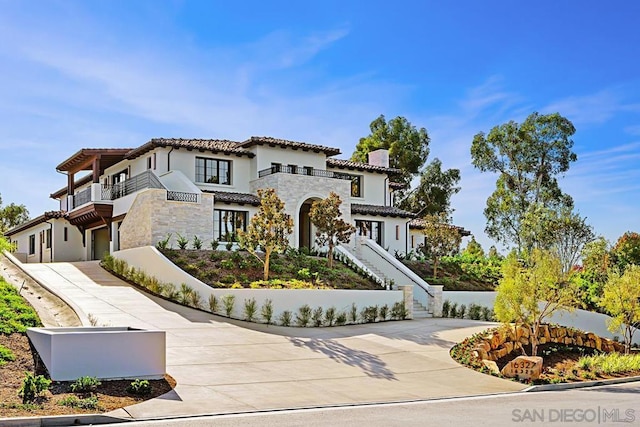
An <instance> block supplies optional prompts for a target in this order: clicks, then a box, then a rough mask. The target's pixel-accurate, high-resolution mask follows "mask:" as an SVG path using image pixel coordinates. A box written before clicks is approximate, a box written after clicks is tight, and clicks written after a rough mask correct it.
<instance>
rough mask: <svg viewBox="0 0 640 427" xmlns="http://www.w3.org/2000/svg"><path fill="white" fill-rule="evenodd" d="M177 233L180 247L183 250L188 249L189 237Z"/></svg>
mask: <svg viewBox="0 0 640 427" xmlns="http://www.w3.org/2000/svg"><path fill="white" fill-rule="evenodd" d="M176 234H177V235H178V239H177V240H176V242H177V243H178V247H179V248H180V249H181V250H185V249H187V246H188V245H189V239H187V238H186V237H184V236H183V235H181V234H180V233H176Z"/></svg>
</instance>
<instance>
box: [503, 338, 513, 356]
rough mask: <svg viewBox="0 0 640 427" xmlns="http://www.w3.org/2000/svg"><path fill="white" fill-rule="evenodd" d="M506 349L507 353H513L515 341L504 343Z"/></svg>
mask: <svg viewBox="0 0 640 427" xmlns="http://www.w3.org/2000/svg"><path fill="white" fill-rule="evenodd" d="M504 349H505V350H507V354H511V352H512V351H513V342H511V341H507V342H506V343H504Z"/></svg>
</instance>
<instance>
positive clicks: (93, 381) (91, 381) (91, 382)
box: [70, 376, 102, 393]
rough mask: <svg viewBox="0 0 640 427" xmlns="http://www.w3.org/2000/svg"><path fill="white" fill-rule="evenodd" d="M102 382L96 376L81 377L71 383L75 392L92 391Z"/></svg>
mask: <svg viewBox="0 0 640 427" xmlns="http://www.w3.org/2000/svg"><path fill="white" fill-rule="evenodd" d="M100 384H102V383H101V382H100V381H99V380H98V378H96V377H87V376H85V377H80V378H78V379H77V380H75V381H74V382H73V383H72V384H71V387H70V388H71V391H72V392H74V393H92V392H94V391H95V390H96V389H97V388H98V386H99V385H100Z"/></svg>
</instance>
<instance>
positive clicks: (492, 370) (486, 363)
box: [482, 360, 500, 374]
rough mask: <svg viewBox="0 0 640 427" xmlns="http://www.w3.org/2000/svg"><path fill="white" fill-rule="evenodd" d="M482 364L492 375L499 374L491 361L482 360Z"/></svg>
mask: <svg viewBox="0 0 640 427" xmlns="http://www.w3.org/2000/svg"><path fill="white" fill-rule="evenodd" d="M482 363H483V364H484V366H486V367H487V368H488V369H489V371H491V373H492V374H499V373H500V369H499V368H498V365H497V364H496V362H494V361H493V360H483V361H482Z"/></svg>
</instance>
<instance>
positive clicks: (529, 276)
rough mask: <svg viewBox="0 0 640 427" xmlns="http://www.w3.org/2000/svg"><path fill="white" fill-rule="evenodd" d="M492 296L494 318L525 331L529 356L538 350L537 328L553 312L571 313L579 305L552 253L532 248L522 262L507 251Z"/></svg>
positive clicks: (574, 289) (573, 285)
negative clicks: (500, 274)
mask: <svg viewBox="0 0 640 427" xmlns="http://www.w3.org/2000/svg"><path fill="white" fill-rule="evenodd" d="M496 293H497V294H496V302H495V304H494V310H495V313H496V318H497V319H498V321H500V322H502V323H505V324H508V325H511V324H512V323H514V324H515V326H516V327H518V326H522V327H525V328H528V329H529V337H530V338H529V339H530V343H531V356H535V355H536V354H537V351H538V334H539V331H540V325H541V324H542V323H543V322H544V321H545V320H546V319H548V318H549V317H550V316H551V315H552V314H553V313H555V312H557V311H559V310H567V311H573V310H574V309H575V308H576V307H578V305H579V304H580V299H579V292H578V286H577V283H576V281H575V280H573V277H572V276H571V274H570V273H565V272H563V271H562V265H561V263H560V260H559V259H558V257H557V256H555V254H553V253H552V252H549V251H543V250H540V249H534V250H533V251H532V252H531V255H530V256H529V257H528V259H527V260H525V261H524V262H523V261H522V260H520V259H518V257H517V254H516V253H514V252H511V254H509V256H508V257H507V259H506V260H505V262H504V263H503V265H502V278H501V279H500V284H499V285H498V287H497V288H496ZM523 352H524V349H523Z"/></svg>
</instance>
